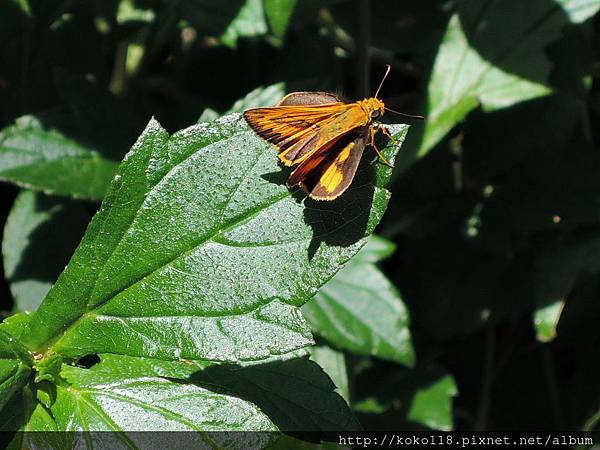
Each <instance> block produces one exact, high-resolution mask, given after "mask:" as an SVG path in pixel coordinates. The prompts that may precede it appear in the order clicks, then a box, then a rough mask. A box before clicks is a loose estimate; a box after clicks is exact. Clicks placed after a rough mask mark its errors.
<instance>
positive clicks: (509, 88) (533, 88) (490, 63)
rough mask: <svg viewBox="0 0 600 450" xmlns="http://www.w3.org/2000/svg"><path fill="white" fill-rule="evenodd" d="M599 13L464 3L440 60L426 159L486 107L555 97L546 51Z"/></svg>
mask: <svg viewBox="0 0 600 450" xmlns="http://www.w3.org/2000/svg"><path fill="white" fill-rule="evenodd" d="M599 8H600V6H599V5H598V3H597V2H589V1H588V0H557V1H552V2H549V1H542V0H535V1H532V2H527V3H524V2H522V1H520V0H510V1H505V2H501V3H498V2H493V1H491V0H486V1H480V0H475V1H473V0H469V1H465V2H462V3H461V7H460V9H459V13H458V14H455V15H454V16H453V17H452V18H451V19H450V22H449V23H448V27H447V29H446V34H445V36H444V38H443V41H442V44H441V45H440V47H439V50H438V55H437V57H436V60H435V64H434V67H433V71H432V75H431V78H430V82H429V88H428V113H427V121H426V123H425V131H424V134H423V140H422V142H421V146H420V149H419V152H418V156H423V155H425V154H426V153H427V152H428V151H429V150H430V149H431V148H432V147H433V146H434V145H435V144H437V142H439V140H440V139H441V138H442V137H443V136H444V135H445V134H446V133H447V132H448V131H449V130H450V129H451V128H452V127H453V126H454V125H455V124H456V123H458V122H459V121H461V120H462V119H463V118H464V117H465V116H466V115H467V114H468V113H469V112H470V111H471V110H473V109H474V108H476V107H477V105H478V104H480V103H481V105H482V106H483V108H484V109H485V110H488V111H491V110H495V109H499V108H506V107H508V106H511V105H514V104H515V103H518V102H522V101H525V100H530V99H532V98H535V97H540V96H543V95H547V94H549V93H550V92H551V88H550V87H549V82H550V80H549V78H550V73H551V69H552V66H551V63H550V60H549V59H548V58H547V56H546V51H545V48H546V46H547V45H548V44H549V43H551V42H553V41H555V40H557V39H558V38H559V37H560V33H561V30H562V29H563V27H564V26H566V25H568V24H569V23H580V22H583V21H585V20H587V19H588V18H590V17H591V16H593V15H594V14H595V13H596V11H597V10H598V9H599Z"/></svg>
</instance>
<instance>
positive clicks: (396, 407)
mask: <svg viewBox="0 0 600 450" xmlns="http://www.w3.org/2000/svg"><path fill="white" fill-rule="evenodd" d="M373 390H374V391H375V395H374V396H367V397H365V398H362V399H360V400H359V401H358V402H356V403H355V404H354V409H355V410H356V411H357V412H361V413H363V414H375V416H373V419H374V420H375V421H377V422H378V425H377V427H378V428H381V427H385V426H386V425H387V426H389V425H388V424H387V423H381V419H380V418H381V416H380V414H381V413H383V412H387V414H386V416H387V418H388V420H392V421H393V422H392V423H394V424H395V425H396V426H402V427H404V428H407V427H410V428H411V429H415V424H420V425H422V426H423V427H425V428H424V429H431V430H442V431H450V430H452V429H453V428H454V423H453V414H452V398H453V397H454V396H456V395H457V393H458V391H457V388H456V382H455V381H454V378H453V377H452V376H451V375H449V374H448V373H446V372H444V371H443V370H441V369H440V368H437V367H433V366H426V367H418V368H416V369H410V370H403V371H402V372H399V373H395V374H394V373H393V374H392V375H391V377H389V378H387V379H382V380H380V382H379V383H378V384H377V385H376V386H374V387H373ZM364 419H368V416H365V417H364Z"/></svg>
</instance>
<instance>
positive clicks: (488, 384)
mask: <svg viewBox="0 0 600 450" xmlns="http://www.w3.org/2000/svg"><path fill="white" fill-rule="evenodd" d="M494 331H495V330H494V328H492V327H490V328H488V330H487V331H486V335H485V351H484V355H483V357H484V360H483V374H482V377H481V378H482V381H481V395H480V397H479V408H478V410H477V417H476V418H475V427H474V429H475V431H485V430H486V429H487V425H488V415H489V410H490V400H491V396H492V385H493V384H494V351H495V350H494V347H495V340H496V339H495V332H494Z"/></svg>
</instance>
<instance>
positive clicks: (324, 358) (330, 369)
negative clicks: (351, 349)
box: [309, 345, 350, 402]
mask: <svg viewBox="0 0 600 450" xmlns="http://www.w3.org/2000/svg"><path fill="white" fill-rule="evenodd" d="M309 350H310V359H312V360H313V361H314V362H316V363H317V364H318V365H319V366H321V367H322V368H323V370H324V371H325V373H326V374H327V375H329V377H330V378H331V381H333V384H335V387H336V392H337V393H338V394H340V395H341V396H342V397H343V398H344V400H346V402H350V385H349V383H348V369H347V367H346V357H345V356H344V354H343V353H342V352H340V351H337V350H335V349H333V348H331V347H328V346H326V345H315V346H313V347H310V349H309Z"/></svg>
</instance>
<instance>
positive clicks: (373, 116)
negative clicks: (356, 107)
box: [371, 110, 381, 119]
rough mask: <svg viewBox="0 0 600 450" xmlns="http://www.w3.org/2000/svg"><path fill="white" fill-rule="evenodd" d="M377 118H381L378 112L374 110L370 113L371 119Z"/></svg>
mask: <svg viewBox="0 0 600 450" xmlns="http://www.w3.org/2000/svg"><path fill="white" fill-rule="evenodd" d="M379 116H381V112H380V111H378V110H375V111H373V112H371V119H377V118H378V117H379Z"/></svg>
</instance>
